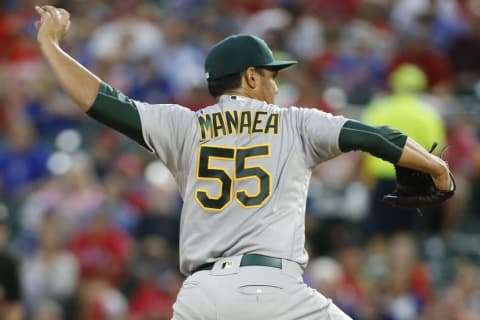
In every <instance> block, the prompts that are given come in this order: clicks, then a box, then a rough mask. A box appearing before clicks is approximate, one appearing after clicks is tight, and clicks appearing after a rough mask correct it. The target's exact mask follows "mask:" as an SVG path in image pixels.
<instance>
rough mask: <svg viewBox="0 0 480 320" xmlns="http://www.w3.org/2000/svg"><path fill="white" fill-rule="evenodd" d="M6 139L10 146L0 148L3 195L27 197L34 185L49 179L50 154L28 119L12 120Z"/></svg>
mask: <svg viewBox="0 0 480 320" xmlns="http://www.w3.org/2000/svg"><path fill="white" fill-rule="evenodd" d="M7 135H8V140H7V145H6V146H4V147H3V148H0V187H1V189H0V194H3V195H4V196H6V197H9V198H10V197H12V198H14V197H20V196H22V195H25V194H27V191H28V190H29V189H30V188H32V187H33V185H34V183H38V182H40V181H41V180H42V179H44V178H47V177H48V176H49V175H50V172H49V171H48V169H47V160H48V157H49V156H50V150H49V148H48V147H46V146H45V145H43V144H42V143H40V142H39V141H38V140H37V139H36V133H35V132H34V129H33V127H32V125H31V124H30V123H29V122H28V121H27V120H26V119H21V118H18V119H15V120H13V119H12V120H11V122H10V123H9V127H8V133H7Z"/></svg>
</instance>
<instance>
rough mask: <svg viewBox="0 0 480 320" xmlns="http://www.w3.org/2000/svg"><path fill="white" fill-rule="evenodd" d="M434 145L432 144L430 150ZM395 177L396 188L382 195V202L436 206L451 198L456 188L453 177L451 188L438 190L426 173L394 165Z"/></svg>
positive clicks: (396, 205)
mask: <svg viewBox="0 0 480 320" xmlns="http://www.w3.org/2000/svg"><path fill="white" fill-rule="evenodd" d="M435 147H436V143H435V144H434V145H433V146H432V149H431V150H430V152H432V151H433V150H434V149H435ZM395 174H396V177H397V187H396V189H395V190H394V191H393V192H392V193H389V194H387V195H385V196H384V197H383V202H385V203H388V204H389V205H391V206H394V207H401V208H425V207H433V206H438V205H440V204H442V203H444V202H445V201H446V200H447V199H449V198H451V197H452V196H453V194H454V193H455V190H456V188H457V186H456V184H455V179H454V178H453V175H452V174H451V173H450V178H451V180H452V188H451V190H439V189H437V187H436V186H435V183H434V182H433V180H432V177H431V176H430V175H429V174H428V173H424V172H421V171H417V170H414V169H409V168H405V167H401V166H397V165H396V166H395Z"/></svg>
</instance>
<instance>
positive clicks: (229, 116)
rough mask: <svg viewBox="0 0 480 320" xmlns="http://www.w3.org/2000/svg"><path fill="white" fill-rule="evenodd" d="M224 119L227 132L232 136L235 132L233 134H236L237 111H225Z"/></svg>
mask: <svg viewBox="0 0 480 320" xmlns="http://www.w3.org/2000/svg"><path fill="white" fill-rule="evenodd" d="M225 119H226V122H227V132H228V134H232V133H233V131H234V130H235V133H238V131H239V130H238V113H237V110H233V111H225Z"/></svg>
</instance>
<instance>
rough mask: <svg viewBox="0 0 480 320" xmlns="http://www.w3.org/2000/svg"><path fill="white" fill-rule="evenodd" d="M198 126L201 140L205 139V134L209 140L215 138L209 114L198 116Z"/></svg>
mask: <svg viewBox="0 0 480 320" xmlns="http://www.w3.org/2000/svg"><path fill="white" fill-rule="evenodd" d="M198 124H199V126H200V132H201V136H202V138H201V140H205V139H207V134H208V135H209V137H210V138H215V136H214V133H213V131H212V119H211V118H210V115H209V114H206V115H204V116H203V115H201V116H199V117H198Z"/></svg>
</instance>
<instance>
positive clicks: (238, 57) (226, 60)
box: [205, 34, 297, 80]
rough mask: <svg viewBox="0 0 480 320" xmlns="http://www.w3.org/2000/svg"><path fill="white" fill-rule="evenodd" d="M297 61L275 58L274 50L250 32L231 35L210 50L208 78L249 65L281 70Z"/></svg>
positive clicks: (227, 73)
mask: <svg viewBox="0 0 480 320" xmlns="http://www.w3.org/2000/svg"><path fill="white" fill-rule="evenodd" d="M296 63H297V61H288V60H275V59H274V58H273V54H272V50H270V48H269V47H268V45H267V43H266V42H265V41H264V40H263V39H260V38H259V37H256V36H253V35H249V34H238V35H232V36H229V37H227V38H225V39H223V40H222V41H220V42H218V43H217V44H216V45H215V46H213V48H212V49H211V50H210V52H209V54H208V56H207V59H206V61H205V76H206V78H207V80H215V79H218V78H221V77H224V76H228V75H231V74H234V73H238V72H242V71H244V70H246V69H247V68H249V67H255V68H258V67H267V68H269V69H274V70H280V69H283V68H286V67H289V66H291V65H293V64H296Z"/></svg>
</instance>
